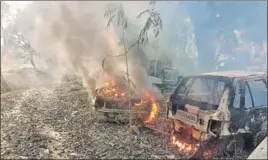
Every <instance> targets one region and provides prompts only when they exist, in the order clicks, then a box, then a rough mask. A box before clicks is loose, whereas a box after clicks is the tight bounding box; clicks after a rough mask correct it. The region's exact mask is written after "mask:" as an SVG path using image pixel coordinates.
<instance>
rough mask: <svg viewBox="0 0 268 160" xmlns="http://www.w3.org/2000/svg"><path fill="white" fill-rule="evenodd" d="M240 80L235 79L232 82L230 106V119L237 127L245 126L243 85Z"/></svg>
mask: <svg viewBox="0 0 268 160" xmlns="http://www.w3.org/2000/svg"><path fill="white" fill-rule="evenodd" d="M243 86H244V85H243V82H242V81H236V83H235V84H234V94H233V95H231V96H233V102H232V105H231V107H230V113H231V118H230V121H231V123H232V124H233V125H234V126H237V127H238V128H244V127H245V121H244V117H245V112H246V111H245V109H244V108H245V107H244V104H245V103H244V93H245V92H244V87H243Z"/></svg>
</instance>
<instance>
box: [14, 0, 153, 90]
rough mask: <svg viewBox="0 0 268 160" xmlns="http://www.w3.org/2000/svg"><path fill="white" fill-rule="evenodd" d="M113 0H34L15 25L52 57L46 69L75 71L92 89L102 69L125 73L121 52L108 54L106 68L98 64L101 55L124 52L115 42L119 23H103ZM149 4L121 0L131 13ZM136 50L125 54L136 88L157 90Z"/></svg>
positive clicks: (99, 81)
mask: <svg viewBox="0 0 268 160" xmlns="http://www.w3.org/2000/svg"><path fill="white" fill-rule="evenodd" d="M117 4H118V2H104V1H103V2H82V1H80V2H33V3H32V4H31V5H29V6H28V7H27V8H25V9H24V11H23V12H21V14H19V18H18V22H17V27H18V30H19V31H20V32H21V33H23V35H24V36H25V37H26V38H27V40H28V41H30V43H31V44H32V46H33V48H35V49H36V51H37V52H39V54H40V55H41V56H43V57H48V59H51V60H53V61H55V62H56V66H55V67H54V68H51V69H50V73H51V74H53V75H56V77H55V76H54V77H55V78H59V77H61V76H62V75H63V74H65V73H67V72H68V73H70V72H74V73H76V74H78V75H79V76H81V77H82V79H83V82H84V85H85V86H86V87H87V88H88V89H89V91H90V93H91V94H94V91H95V88H96V87H99V86H101V85H102V84H103V83H104V81H105V76H104V75H105V74H108V75H114V76H115V75H117V76H124V75H125V70H126V68H125V57H123V56H122V57H120V58H111V57H108V58H107V59H106V61H105V65H104V66H105V67H104V70H103V68H102V60H103V59H104V58H105V57H107V56H108V55H110V56H111V55H112V56H113V55H119V54H124V50H123V46H122V45H121V46H119V45H118V42H119V36H118V28H117V26H111V27H109V28H107V21H108V20H107V19H105V18H104V13H105V11H107V9H109V7H113V6H115V5H117ZM147 5H148V4H146V3H145V2H131V3H124V7H125V11H126V13H125V14H126V15H127V16H129V17H130V18H132V19H133V17H134V16H136V15H137V14H138V13H139V11H142V9H143V8H144V7H147ZM133 8H136V9H137V10H134V9H133ZM136 21H137V20H136ZM142 22H144V21H143V20H140V22H139V23H138V25H139V26H142ZM137 36H138V33H137ZM135 38H136V37H134V38H133V39H135ZM127 45H131V44H127ZM133 52H137V51H136V50H135V49H133V50H132V51H131V52H129V54H133ZM136 55H137V56H138V54H135V56H136ZM135 56H130V57H132V58H129V65H130V66H129V68H130V69H129V72H130V73H129V75H130V78H131V80H132V81H133V82H134V83H135V85H136V90H137V91H138V92H142V90H143V89H144V88H145V89H150V90H152V92H157V91H156V89H153V87H152V85H151V84H150V83H149V82H148V79H147V74H146V72H145V70H144V68H142V67H141V65H139V61H138V59H137V58H135Z"/></svg>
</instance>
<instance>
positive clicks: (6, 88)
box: [1, 73, 11, 93]
mask: <svg viewBox="0 0 268 160" xmlns="http://www.w3.org/2000/svg"><path fill="white" fill-rule="evenodd" d="M2 91H3V92H4V93H5V92H9V91H11V89H10V88H9V86H8V84H7V82H6V80H5V79H4V77H3V75H2V73H1V92H2Z"/></svg>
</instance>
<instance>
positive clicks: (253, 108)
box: [243, 79, 267, 132]
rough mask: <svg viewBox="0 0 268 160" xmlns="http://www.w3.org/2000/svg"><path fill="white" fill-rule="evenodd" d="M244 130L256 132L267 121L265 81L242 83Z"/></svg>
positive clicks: (252, 80) (246, 81)
mask: <svg viewBox="0 0 268 160" xmlns="http://www.w3.org/2000/svg"><path fill="white" fill-rule="evenodd" d="M243 84H244V86H243V87H244V104H245V105H244V109H245V113H246V120H245V123H246V124H245V129H246V130H250V131H253V132H257V131H258V130H259V129H260V127H261V125H262V122H263V121H264V120H265V119H267V82H266V80H265V79H250V80H245V81H244V83H243Z"/></svg>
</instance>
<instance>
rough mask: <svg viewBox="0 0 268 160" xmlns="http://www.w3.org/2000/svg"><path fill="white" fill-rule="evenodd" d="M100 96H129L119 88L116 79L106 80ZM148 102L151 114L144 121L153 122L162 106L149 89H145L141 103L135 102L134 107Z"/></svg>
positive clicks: (145, 104)
mask: <svg viewBox="0 0 268 160" xmlns="http://www.w3.org/2000/svg"><path fill="white" fill-rule="evenodd" d="M98 94H99V96H104V97H113V98H127V94H126V93H124V92H123V90H122V89H120V88H119V86H118V85H117V84H116V81H114V80H108V81H106V82H105V84H104V87H103V88H102V89H101V91H100V92H99V93H98ZM147 104H150V114H149V116H148V117H147V118H146V120H145V121H144V123H152V122H154V120H155V119H156V117H157V115H158V113H159V111H160V106H159V104H158V103H157V101H156V100H155V98H154V97H153V96H152V94H150V93H149V91H145V92H144V93H143V96H142V98H141V100H140V102H139V103H135V104H134V105H133V107H139V106H147Z"/></svg>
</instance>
